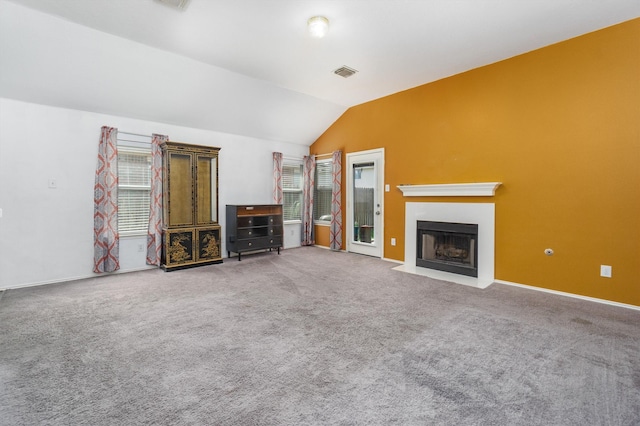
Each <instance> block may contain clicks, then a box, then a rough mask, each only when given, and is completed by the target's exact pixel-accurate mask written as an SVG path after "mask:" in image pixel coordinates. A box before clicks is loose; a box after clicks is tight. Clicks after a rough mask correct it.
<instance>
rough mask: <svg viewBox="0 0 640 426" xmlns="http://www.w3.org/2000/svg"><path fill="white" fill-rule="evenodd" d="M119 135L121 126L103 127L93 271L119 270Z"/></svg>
mask: <svg viewBox="0 0 640 426" xmlns="http://www.w3.org/2000/svg"><path fill="white" fill-rule="evenodd" d="M117 135H118V129H115V128H113V127H106V126H103V127H102V133H101V136H100V143H99V145H98V166H97V167H96V182H95V186H94V188H93V205H94V211H93V272H113V271H117V270H118V269H120V262H119V260H118V259H119V251H120V246H119V240H120V236H119V235H118V146H117V141H116V138H117Z"/></svg>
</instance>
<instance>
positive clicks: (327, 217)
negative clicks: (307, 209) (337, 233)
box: [313, 160, 333, 222]
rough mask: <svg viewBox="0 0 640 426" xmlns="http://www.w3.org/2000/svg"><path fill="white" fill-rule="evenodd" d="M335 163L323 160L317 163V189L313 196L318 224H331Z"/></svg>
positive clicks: (314, 217) (314, 215) (314, 213)
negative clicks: (333, 169)
mask: <svg viewBox="0 0 640 426" xmlns="http://www.w3.org/2000/svg"><path fill="white" fill-rule="evenodd" d="M332 168H333V161H331V160H322V161H318V162H317V163H316V187H315V192H314V194H313V219H314V220H316V221H318V222H331V191H332V188H333V177H332Z"/></svg>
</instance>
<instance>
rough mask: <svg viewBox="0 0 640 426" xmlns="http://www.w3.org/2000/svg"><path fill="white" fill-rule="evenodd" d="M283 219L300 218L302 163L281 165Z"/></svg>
mask: <svg viewBox="0 0 640 426" xmlns="http://www.w3.org/2000/svg"><path fill="white" fill-rule="evenodd" d="M282 192H283V196H284V197H283V198H284V199H283V204H282V214H283V219H284V220H302V164H283V165H282Z"/></svg>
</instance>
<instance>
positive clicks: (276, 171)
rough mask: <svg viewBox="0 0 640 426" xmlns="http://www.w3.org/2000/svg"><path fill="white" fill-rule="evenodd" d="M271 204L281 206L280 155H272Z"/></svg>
mask: <svg viewBox="0 0 640 426" xmlns="http://www.w3.org/2000/svg"><path fill="white" fill-rule="evenodd" d="M273 202H274V203H275V204H282V153H281V152H274V153H273Z"/></svg>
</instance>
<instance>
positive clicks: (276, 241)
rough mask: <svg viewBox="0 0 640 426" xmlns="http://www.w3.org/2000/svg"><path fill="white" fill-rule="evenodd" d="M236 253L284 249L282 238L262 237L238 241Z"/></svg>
mask: <svg viewBox="0 0 640 426" xmlns="http://www.w3.org/2000/svg"><path fill="white" fill-rule="evenodd" d="M235 246H236V250H235V251H236V252H240V251H249V250H260V249H266V248H271V247H282V237H260V238H253V239H250V240H238V241H236V244H235Z"/></svg>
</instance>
